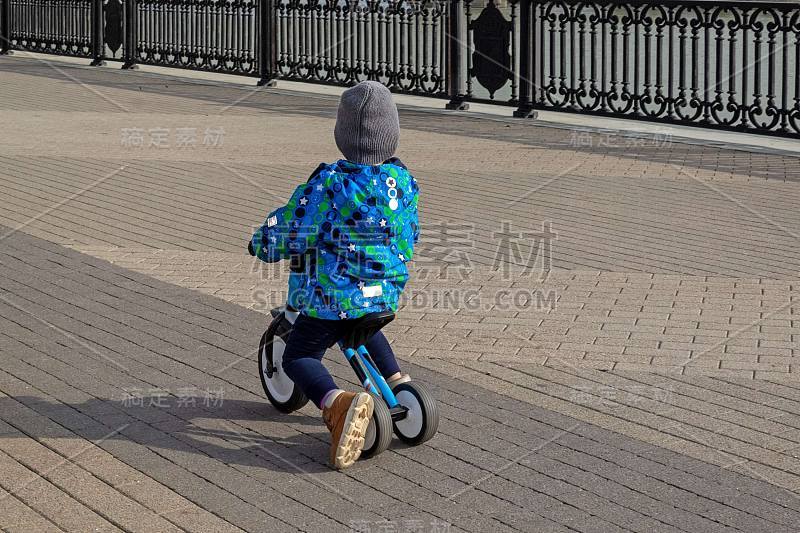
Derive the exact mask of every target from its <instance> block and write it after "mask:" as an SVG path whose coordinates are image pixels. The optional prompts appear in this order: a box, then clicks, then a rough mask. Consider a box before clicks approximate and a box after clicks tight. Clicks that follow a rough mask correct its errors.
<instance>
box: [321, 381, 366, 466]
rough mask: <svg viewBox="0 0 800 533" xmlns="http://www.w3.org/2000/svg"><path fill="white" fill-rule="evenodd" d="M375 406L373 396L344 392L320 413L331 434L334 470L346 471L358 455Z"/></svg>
mask: <svg viewBox="0 0 800 533" xmlns="http://www.w3.org/2000/svg"><path fill="white" fill-rule="evenodd" d="M374 407H375V404H374V403H372V396H370V395H369V394H367V393H366V392H359V393H355V392H343V393H341V394H339V396H337V397H336V399H335V400H333V404H332V405H331V406H330V407H326V408H324V409H323V410H322V419H323V420H324V421H325V425H326V426H328V429H329V430H330V431H331V455H330V461H331V464H332V465H333V467H334V468H347V467H348V466H350V465H352V464H353V463H355V462H356V461H357V460H358V458H359V457H360V456H361V448H363V447H364V434H365V433H366V432H367V426H368V425H369V421H370V419H371V418H372V410H373V408H374Z"/></svg>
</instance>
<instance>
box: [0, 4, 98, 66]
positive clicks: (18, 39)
mask: <svg viewBox="0 0 800 533" xmlns="http://www.w3.org/2000/svg"><path fill="white" fill-rule="evenodd" d="M2 3H3V6H2V8H3V9H1V10H0V19H2V20H0V28H5V31H3V32H2V35H0V38H1V39H2V40H3V44H2V45H0V48H2V49H5V50H9V49H13V48H23V49H25V50H30V51H32V52H42V53H48V54H60V55H69V56H77V57H92V20H93V19H94V13H93V9H94V7H93V0H3V1H2Z"/></svg>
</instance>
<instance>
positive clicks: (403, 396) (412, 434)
mask: <svg viewBox="0 0 800 533" xmlns="http://www.w3.org/2000/svg"><path fill="white" fill-rule="evenodd" d="M393 392H394V395H395V397H396V398H397V401H398V403H399V404H400V405H402V406H403V407H405V408H406V409H408V412H407V413H406V416H405V418H403V419H402V420H397V421H396V422H394V432H395V434H396V435H397V437H398V438H399V439H400V440H401V441H403V442H405V443H406V444H408V445H409V446H417V445H418V444H422V443H423V442H425V441H427V440H430V439H431V438H432V437H433V436H434V435H436V431H437V430H438V429H439V406H438V405H437V404H436V400H434V399H433V395H432V394H431V393H430V392H428V389H427V388H425V387H424V386H423V385H422V384H420V383H415V382H413V381H410V382H406V383H400V384H399V385H397V386H395V388H394V389H393Z"/></svg>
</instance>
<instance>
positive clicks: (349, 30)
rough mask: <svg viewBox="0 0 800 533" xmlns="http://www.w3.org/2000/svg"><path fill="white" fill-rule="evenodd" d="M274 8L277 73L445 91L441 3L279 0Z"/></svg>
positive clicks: (443, 10) (342, 82) (424, 91)
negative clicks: (275, 15) (276, 15)
mask: <svg viewBox="0 0 800 533" xmlns="http://www.w3.org/2000/svg"><path fill="white" fill-rule="evenodd" d="M277 10H278V17H277V27H276V33H277V46H278V58H277V71H278V74H279V76H280V77H281V78H287V79H296V80H305V81H315V82H322V83H333V84H338V85H349V84H352V83H356V82H359V81H363V80H378V81H380V82H382V83H384V84H385V85H387V86H388V87H390V88H392V89H395V90H397V91H401V92H406V93H422V94H434V95H444V94H445V87H444V63H445V51H446V48H445V47H446V43H447V34H446V28H445V23H444V21H445V17H446V10H447V4H446V3H445V2H443V1H441V0H430V1H427V2H415V1H408V0H394V1H388V0H378V1H374V0H373V1H368V0H357V1H356V2H347V1H345V0H280V1H279V2H278V4H277Z"/></svg>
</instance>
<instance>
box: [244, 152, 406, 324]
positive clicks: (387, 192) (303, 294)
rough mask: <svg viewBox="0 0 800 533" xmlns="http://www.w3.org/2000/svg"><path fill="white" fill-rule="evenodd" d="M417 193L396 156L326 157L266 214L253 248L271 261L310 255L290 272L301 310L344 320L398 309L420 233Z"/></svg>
mask: <svg viewBox="0 0 800 533" xmlns="http://www.w3.org/2000/svg"><path fill="white" fill-rule="evenodd" d="M418 192H419V188H418V186H417V182H416V180H415V179H414V177H413V176H412V175H411V174H410V173H409V172H408V169H407V168H406V167H405V165H403V163H402V162H401V161H400V160H399V159H396V158H392V159H390V160H388V161H386V162H385V163H383V164H382V165H377V166H369V165H359V164H357V163H352V162H350V161H347V160H339V161H337V162H335V163H332V164H324V163H323V164H321V165H320V166H319V167H318V168H317V169H316V170H315V171H314V173H313V174H312V175H311V177H310V178H309V180H308V182H307V183H305V184H303V185H301V186H299V187H298V188H297V189H296V190H295V192H294V194H292V197H291V199H290V200H289V202H288V203H287V204H286V205H285V206H283V207H281V208H279V209H276V210H275V211H273V212H271V213H270V214H269V215H268V216H267V221H266V222H265V223H264V225H263V226H261V227H260V228H259V229H258V230H257V231H256V232H255V234H254V235H253V238H252V240H251V243H250V246H251V248H252V250H253V251H254V255H256V256H257V257H258V258H259V259H261V260H262V261H265V262H268V263H274V262H276V261H280V260H281V259H290V258H292V257H297V256H302V257H303V258H304V259H305V261H304V263H305V265H304V268H303V269H302V270H300V269H293V270H292V273H291V274H290V276H289V298H288V301H287V303H288V304H289V305H291V306H292V307H294V308H296V309H298V310H299V311H300V312H301V313H303V314H306V315H308V316H312V317H316V318H323V319H328V320H346V319H353V318H359V317H361V316H364V315H366V314H369V313H375V312H379V311H386V310H391V311H396V310H397V304H398V300H399V298H400V295H401V294H402V292H403V289H404V287H405V284H406V282H407V281H408V267H407V265H406V263H407V262H408V261H411V259H412V257H413V255H414V245H415V244H416V242H417V240H418V239H419V221H418V215H417V202H418ZM293 264H294V261H293Z"/></svg>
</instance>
